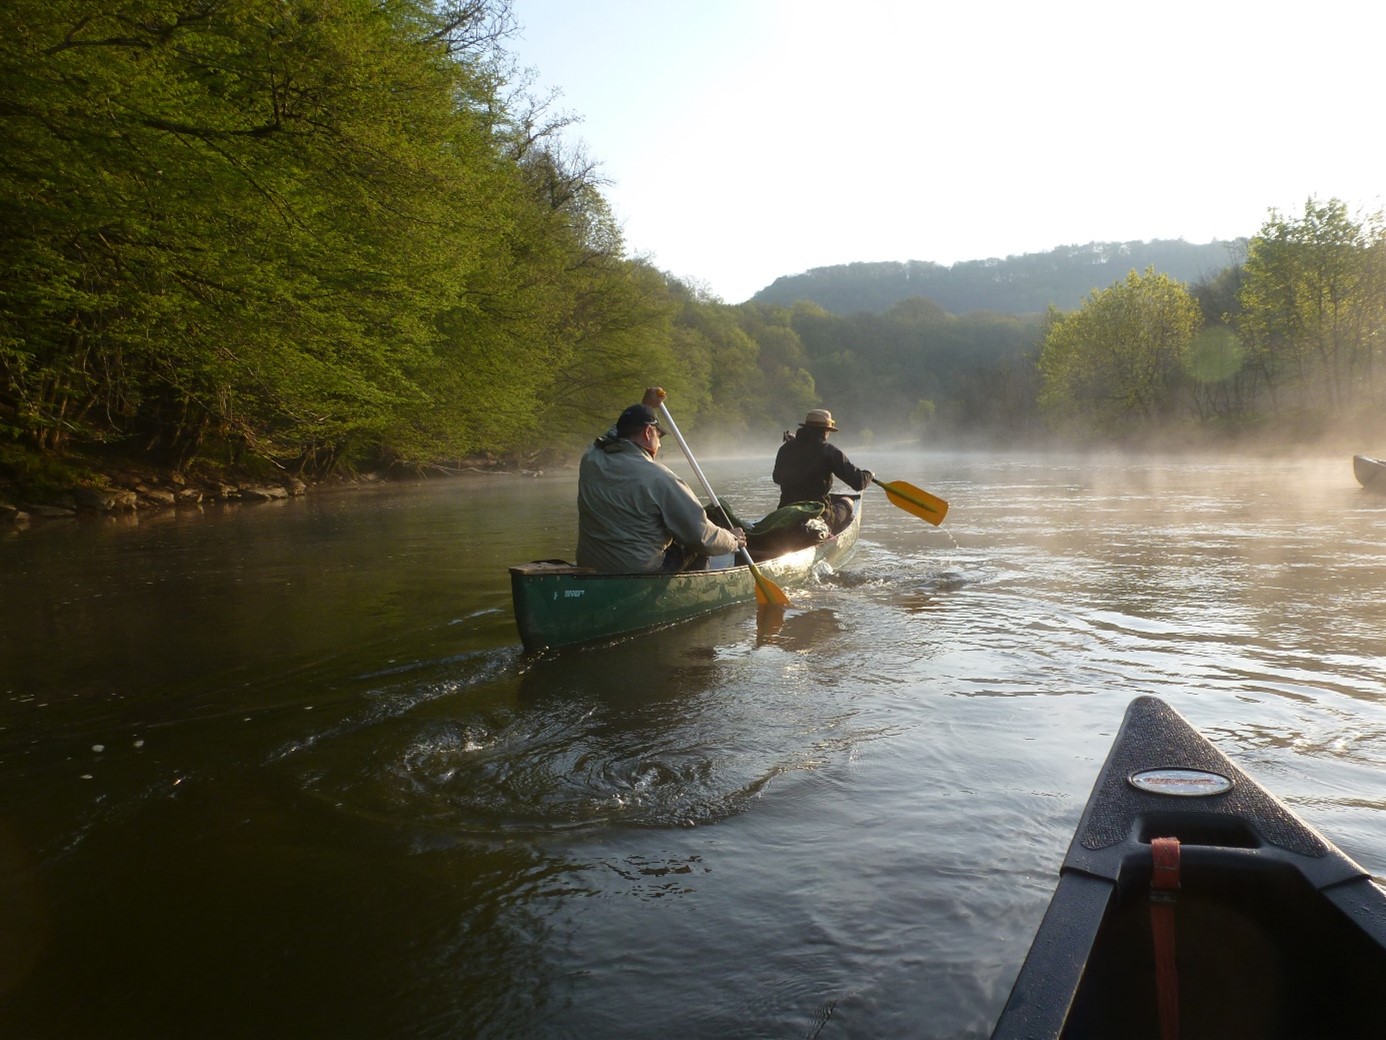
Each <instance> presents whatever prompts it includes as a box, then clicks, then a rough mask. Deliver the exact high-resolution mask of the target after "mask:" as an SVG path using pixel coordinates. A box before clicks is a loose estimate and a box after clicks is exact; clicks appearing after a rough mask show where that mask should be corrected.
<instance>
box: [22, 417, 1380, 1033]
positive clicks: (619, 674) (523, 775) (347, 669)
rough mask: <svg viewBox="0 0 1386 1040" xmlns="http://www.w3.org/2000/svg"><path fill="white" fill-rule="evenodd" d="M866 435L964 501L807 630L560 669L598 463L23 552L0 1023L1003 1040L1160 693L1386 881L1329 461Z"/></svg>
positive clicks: (1372, 595)
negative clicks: (532, 568) (1141, 720)
mask: <svg viewBox="0 0 1386 1040" xmlns="http://www.w3.org/2000/svg"><path fill="white" fill-rule="evenodd" d="M844 447H845V448H846V449H847V450H848V451H849V454H851V456H852V458H853V460H854V461H855V462H856V463H857V464H858V465H862V466H866V467H869V468H871V469H873V470H874V471H875V472H876V473H877V475H878V476H880V477H881V479H883V480H906V481H909V482H911V483H914V484H917V485H919V486H920V487H923V488H926V489H928V490H929V491H931V492H933V493H934V494H937V495H940V496H942V497H944V498H946V499H947V500H949V502H950V504H951V510H950V513H949V516H948V519H947V521H946V523H945V524H944V525H943V527H941V528H934V527H931V526H930V525H928V524H925V523H923V522H921V521H920V520H918V519H917V518H915V517H913V516H911V515H909V514H907V513H904V512H902V511H900V510H898V509H895V508H893V507H892V506H890V505H889V504H888V502H887V500H886V498H885V496H884V494H883V493H881V492H880V491H879V490H878V489H873V490H872V491H868V492H867V497H866V502H867V512H866V518H865V524H864V527H863V536H862V541H861V547H860V549H859V551H858V553H857V555H856V557H855V558H854V559H853V560H852V561H851V562H850V563H849V564H848V565H847V566H845V567H844V568H843V569H842V570H841V571H840V572H838V573H836V574H833V575H829V576H827V577H825V578H824V579H823V580H822V581H820V582H818V583H817V584H815V585H813V586H811V587H809V588H806V589H802V590H801V589H791V590H789V591H790V594H791V598H792V599H793V601H794V607H793V608H792V609H791V610H790V611H788V612H787V614H786V616H785V618H784V620H783V623H782V625H780V626H779V627H777V628H773V629H758V627H757V620H756V617H755V612H754V610H753V609H752V608H749V607H748V608H745V609H739V608H738V609H733V610H728V611H724V612H722V613H720V614H716V615H712V616H709V617H706V618H702V619H698V620H695V621H692V622H688V623H685V624H683V625H678V626H674V627H671V628H667V629H663V630H660V631H655V632H649V633H644V634H641V635H638V636H633V637H630V638H627V639H623V640H620V641H618V642H615V643H612V644H606V645H602V646H594V647H582V648H575V649H572V650H567V651H562V652H553V653H548V654H543V655H526V654H524V653H523V652H522V651H521V650H520V647H519V640H518V635H517V634H516V632H515V628H514V623H513V618H512V616H511V612H510V602H509V579H508V575H507V573H506V567H508V566H510V565H512V564H516V563H522V562H526V561H528V560H533V559H545V558H555V557H567V558H571V555H572V547H573V545H574V543H575V540H576V536H575V524H576V509H575V474H573V473H571V472H563V473H554V474H549V475H545V476H543V477H541V478H538V479H525V478H518V477H517V478H501V477H497V478H483V479H477V480H465V481H457V482H449V483H443V484H433V485H428V486H421V487H413V488H401V489H387V490H385V491H382V492H379V493H372V494H364V495H352V496H331V495H321V496H309V497H308V498H305V499H302V500H294V501H291V502H287V503H280V504H266V505H263V506H254V507H239V508H229V509H226V510H222V511H208V512H206V513H203V514H197V515H194V514H179V515H177V516H174V515H172V514H169V515H167V516H162V517H156V518H144V517H142V518H140V519H139V521H138V522H126V523H91V524H86V523H84V524H79V525H65V526H62V527H43V528H35V529H33V530H31V531H29V532H26V533H24V534H23V535H21V536H18V537H12V538H9V539H7V540H5V541H3V542H0V575H3V580H4V584H5V590H6V595H5V596H4V597H3V601H4V605H3V606H0V612H3V616H0V655H3V661H4V674H3V677H0V693H3V701H0V704H3V707H2V708H0V790H4V791H6V792H7V793H8V794H9V797H8V798H7V799H6V800H5V802H4V803H3V807H0V862H2V863H3V864H4V867H5V871H6V876H7V877H10V878H12V879H13V882H12V883H11V884H10V885H9V886H8V888H7V894H6V895H5V896H4V903H3V909H4V912H5V915H6V919H7V920H9V921H11V922H12V927H9V928H7V929H6V934H5V938H4V940H3V946H0V952H3V954H4V955H3V956H2V957H0V1032H4V1033H5V1034H6V1035H15V1036H20V1035H22V1036H52V1037H59V1036H61V1037H74V1036H78V1037H80V1036H92V1037H96V1036H100V1037H114V1036H142V1037H145V1036H152V1035H198V1036H247V1035H256V1036H284V1037H290V1036H294V1037H301V1036H308V1035H313V1036H326V1035H333V1036H381V1035H394V1036H402V1035H408V1036H430V1035H439V1036H494V1037H501V1036H506V1037H509V1036H552V1037H567V1036H606V1037H620V1036H629V1037H645V1036H651V1035H670V1034H678V1035H684V1036H708V1037H713V1036H716V1037H725V1036H785V1037H809V1036H814V1037H880V1036H889V1035H912V1036H933V1037H969V1036H972V1037H981V1036H986V1035H987V1033H988V1032H989V1031H990V1028H991V1024H992V1021H993V1019H994V1018H995V1015H996V1014H997V1013H998V1012H999V1010H1000V1007H1001V1005H1002V1003H1004V1000H1005V997H1006V994H1007V992H1008V991H1009V987H1010V984H1011V982H1012V980H1013V979H1014V976H1015V973H1016V971H1017V970H1018V969H1019V966H1020V962H1021V960H1022V959H1023V957H1024V954H1025V951H1026V948H1027V946H1028V943H1029V941H1030V938H1031V936H1032V935H1033V932H1034V929H1035V927H1036V926H1037V925H1038V923H1039V918H1040V916H1041V915H1042V913H1043V911H1044V908H1045V906H1046V904H1047V901H1048V898H1049V894H1050V892H1051V890H1052V887H1053V884H1054V881H1055V879H1056V874H1057V869H1058V865H1059V862H1060V860H1061V858H1062V856H1063V852H1064V850H1065V848H1066V847H1067V844H1068V840H1069V838H1070V836H1071V833H1072V829H1073V827H1074V825H1075V824H1076V822H1077V819H1078V816H1079V814H1080V812H1081V810H1082V806H1083V803H1084V801H1085V800H1086V797H1087V794H1088V791H1089V789H1090V787H1091V785H1092V783H1093V781H1094V779H1095V778H1096V774H1097V770H1098V768H1099V766H1100V764H1101V762H1102V760H1103V759H1104V758H1105V756H1106V753H1107V750H1108V748H1109V745H1110V740H1111V738H1112V736H1113V734H1114V733H1115V731H1116V728H1117V726H1118V724H1119V722H1120V720H1121V716H1122V713H1123V711H1124V710H1125V706H1126V704H1127V703H1128V702H1129V701H1130V700H1131V699H1132V698H1133V697H1136V696H1138V695H1141V694H1154V695H1156V696H1159V697H1162V698H1164V699H1165V700H1167V701H1168V702H1169V703H1170V704H1172V705H1173V706H1174V707H1175V708H1176V709H1177V710H1179V711H1180V712H1181V713H1183V714H1184V715H1185V716H1186V717H1187V718H1188V719H1189V720H1190V721H1191V722H1192V723H1193V724H1194V725H1195V726H1196V727H1197V728H1199V729H1200V730H1201V731H1202V732H1204V733H1205V734H1206V735H1207V736H1209V737H1210V739H1212V740H1213V741H1214V743H1216V744H1217V745H1218V747H1219V748H1220V749H1221V750H1222V751H1223V752H1224V753H1226V754H1227V755H1229V757H1231V758H1232V759H1233V760H1234V761H1235V762H1236V763H1237V764H1238V765H1239V766H1240V767H1241V768H1243V769H1244V770H1246V771H1247V772H1248V773H1250V774H1251V775H1252V776H1253V777H1255V778H1256V779H1257V780H1259V781H1260V782H1261V783H1263V784H1264V785H1265V786H1266V787H1267V788H1268V789H1270V790H1271V791H1272V792H1273V793H1274V794H1276V795H1277V796H1278V797H1280V798H1281V799H1282V800H1284V801H1286V802H1287V803H1288V804H1289V805H1290V806H1291V807H1292V808H1293V809H1294V810H1295V811H1296V812H1298V813H1300V814H1301V815H1302V816H1304V817H1305V819H1307V820H1308V821H1309V822H1310V823H1311V824H1312V825H1313V826H1315V827H1316V828H1318V829H1319V830H1321V831H1322V832H1323V833H1324V834H1325V835H1326V836H1328V837H1329V838H1330V840H1332V841H1334V842H1335V843H1337V844H1338V845H1339V846H1340V847H1342V848H1343V849H1344V851H1345V852H1347V853H1348V855H1350V856H1352V857H1353V858H1355V859H1356V860H1358V862H1360V863H1361V864H1362V865H1363V866H1364V867H1365V868H1366V869H1367V870H1368V871H1370V872H1371V873H1373V874H1374V875H1376V876H1377V877H1378V878H1382V877H1386V782H1383V780H1382V777H1383V776H1386V685H1383V682H1384V679H1383V677H1386V655H1384V654H1383V651H1382V649H1381V645H1382V644H1381V636H1382V633H1383V632H1386V595H1383V590H1386V550H1383V548H1382V545H1381V539H1380V532H1381V530H1382V524H1383V523H1384V522H1386V496H1374V495H1370V494H1367V493H1365V492H1363V491H1362V489H1361V488H1360V487H1358V486H1357V485H1356V482H1355V481H1354V480H1353V477H1352V471H1351V464H1350V458H1349V457H1348V456H1346V455H1344V456H1341V457H1315V456H1306V457H1301V458H1295V459H1287V460H1280V461H1271V460H1265V459H1260V460H1250V459H1241V458H1236V457H1226V456H1224V457H1206V458H1205V457H1200V458H1183V459H1175V458H1169V459H1155V460H1152V459H1140V458H1119V457H1115V456H1113V457H1106V458H1101V459H1093V458H1084V457H1080V456H1062V457H1055V456H1042V455H1029V456H1027V455H1019V454H995V453H990V454H988V453H963V452H958V453H944V452H934V453H927V454H921V453H908V452H886V451H883V450H873V449H872V448H870V447H858V446H856V445H853V444H851V443H850V442H844ZM669 461H670V465H672V466H673V467H674V468H675V469H677V470H679V471H680V472H683V468H682V467H681V463H680V460H678V459H677V458H675V459H671V460H669ZM701 461H702V462H703V467H704V469H705V470H706V472H707V475H708V477H709V478H710V480H711V481H712V482H713V484H714V487H715V488H716V490H717V491H718V493H719V495H720V496H722V497H724V498H725V499H727V501H728V502H729V503H730V504H732V505H733V506H734V508H735V509H736V511H737V512H738V513H741V514H742V515H746V516H756V515H759V514H760V513H763V512H766V511H768V510H769V509H770V508H771V507H773V506H774V504H775V500H776V494H775V489H774V487H773V485H771V484H770V482H769V477H768V474H769V468H770V458H769V456H768V455H763V456H761V457H757V458H742V459H717V458H710V457H709V458H703V459H702V460H701ZM73 994H81V999H74V997H73Z"/></svg>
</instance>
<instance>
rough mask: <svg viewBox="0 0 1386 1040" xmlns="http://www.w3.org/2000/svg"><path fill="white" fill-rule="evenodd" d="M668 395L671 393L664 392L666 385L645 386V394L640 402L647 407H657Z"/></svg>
mask: <svg viewBox="0 0 1386 1040" xmlns="http://www.w3.org/2000/svg"><path fill="white" fill-rule="evenodd" d="M668 396H669V395H668V394H666V393H665V392H664V387H662V386H647V387H646V388H645V396H644V398H642V399H641V401H640V403H641V404H643V405H644V406H645V407H646V408H650V409H657V408H658V407H659V405H660V402H661V401H663V400H664V399H665V398H666V397H668Z"/></svg>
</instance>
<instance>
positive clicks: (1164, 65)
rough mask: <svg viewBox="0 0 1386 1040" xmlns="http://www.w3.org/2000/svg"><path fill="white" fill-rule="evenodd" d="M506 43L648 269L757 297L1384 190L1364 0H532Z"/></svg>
mask: <svg viewBox="0 0 1386 1040" xmlns="http://www.w3.org/2000/svg"><path fill="white" fill-rule="evenodd" d="M513 10H514V13H515V16H516V19H517V20H518V21H519V23H520V26H521V29H520V35H519V37H518V38H517V39H515V40H512V41H511V43H510V45H509V49H510V51H511V52H512V53H513V54H514V55H515V56H516V58H517V60H518V62H519V64H520V65H521V66H522V67H526V68H529V69H532V70H534V72H535V73H536V74H537V77H538V80H537V85H536V88H535V89H536V91H539V92H543V91H546V90H548V89H550V88H556V89H558V90H559V91H561V96H560V97H559V98H558V100H557V103H556V108H557V110H558V111H560V112H566V113H569V114H571V115H574V116H577V117H579V118H580V119H581V122H580V123H578V124H577V126H576V127H574V128H573V130H572V136H573V137H574V139H575V140H580V141H581V142H582V143H583V145H584V147H585V149H586V152H587V155H588V157H589V158H590V159H592V160H595V161H596V162H598V163H599V164H600V174H601V175H602V176H603V177H605V178H606V179H607V180H608V181H609V183H608V184H607V185H606V187H605V188H604V190H603V194H604V195H605V196H606V198H607V199H608V201H609V202H610V203H611V205H612V208H613V210H614V212H615V214H616V217H617V219H618V220H619V221H620V223H621V225H622V227H623V229H624V232H625V238H626V245H627V249H628V251H629V252H630V253H631V254H633V255H640V256H646V257H648V258H649V259H650V260H651V262H653V263H654V265H655V266H656V267H658V268H660V269H661V270H664V271H668V272H669V273H671V274H673V275H675V276H677V277H679V278H682V279H685V280H689V281H693V282H695V283H699V284H701V285H703V286H704V287H706V288H707V289H709V290H710V291H711V292H712V293H714V294H715V295H717V296H720V297H721V298H722V299H723V300H725V301H726V302H728V303H740V302H742V301H743V300H746V299H748V298H749V297H750V296H751V295H753V294H754V293H755V292H756V291H757V290H759V289H762V288H764V287H765V286H767V285H769V284H770V283H771V282H773V281H774V280H775V279H776V278H777V277H779V276H780V275H792V274H798V273H800V272H803V271H806V270H808V269H809V268H812V267H822V266H828V265H833V264H845V263H852V262H854V261H881V260H895V261H905V260H932V261H935V262H937V263H941V264H951V263H955V262H957V261H960V260H977V259H984V258H987V257H992V256H996V257H1005V256H1009V255H1015V254H1021V253H1035V252H1045V251H1048V250H1050V249H1053V248H1054V247H1056V246H1060V245H1067V244H1075V243H1086V242H1091V241H1132V240H1149V239H1156V238H1162V239H1165V238H1183V239H1185V240H1187V241H1189V242H1195V243H1202V242H1211V241H1214V240H1225V239H1231V238H1236V237H1239V236H1243V235H1252V234H1255V233H1256V232H1257V231H1258V230H1259V229H1260V227H1261V225H1262V224H1263V223H1264V222H1265V219H1266V217H1267V215H1268V212H1269V210H1271V209H1272V208H1274V209H1278V210H1279V211H1281V212H1282V213H1284V214H1285V215H1287V216H1298V215H1300V214H1301V213H1302V212H1303V208H1304V203H1305V201H1306V200H1307V199H1308V198H1309V197H1310V196H1314V197H1315V198H1317V199H1318V200H1319V201H1321V202H1323V201H1327V200H1328V199H1331V198H1338V199H1341V200H1343V201H1344V202H1346V203H1347V204H1348V207H1349V210H1350V211H1351V212H1353V213H1354V214H1357V213H1358V211H1359V210H1371V211H1374V210H1376V209H1378V208H1380V207H1381V206H1382V205H1383V196H1386V126H1384V124H1383V121H1382V118H1381V104H1382V98H1383V92H1382V86H1381V80H1380V71H1379V70H1380V55H1379V46H1380V41H1381V40H1382V39H1383V38H1386V5H1378V4H1373V3H1359V2H1358V0H1351V2H1348V0H1314V2H1312V3H1308V2H1304V0H1294V2H1292V3H1287V2H1283V0H1259V2H1256V0H1249V2H1247V0H1166V2H1164V3H1161V4H1158V5H1157V4H1148V3H1146V4H1129V3H1127V4H1123V3H1114V2H1112V0H1095V2H1087V0H1051V2H1049V3H1035V2H1034V0H1023V2H1015V0H992V2H986V0H982V2H976V3H966V2H963V0H956V2H949V0H855V2H854V3H842V2H841V0H834V2H831V3H829V2H827V0H683V2H681V3H673V2H665V0H513Z"/></svg>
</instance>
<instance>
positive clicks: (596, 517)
mask: <svg viewBox="0 0 1386 1040" xmlns="http://www.w3.org/2000/svg"><path fill="white" fill-rule="evenodd" d="M673 541H677V542H678V543H679V544H681V545H686V546H694V547H699V548H701V550H702V551H703V552H704V553H706V554H707V555H709V556H717V555H720V554H722V553H730V552H735V551H736V536H735V535H733V534H732V533H731V532H730V531H728V530H726V529H725V528H721V527H718V526H717V525H716V524H714V523H712V522H711V521H710V520H708V518H707V514H706V513H704V512H703V506H702V503H701V502H699V501H698V498H697V496H696V495H694V494H693V491H692V489H691V488H689V486H688V485H687V484H685V483H684V482H683V480H681V479H680V478H679V476H678V474H676V473H675V472H674V471H673V470H671V469H669V468H668V467H667V466H665V465H663V464H662V463H659V462H656V461H655V460H654V459H653V458H651V457H650V455H649V454H648V453H647V452H646V451H645V449H644V448H642V447H640V446H639V445H638V444H635V443H634V442H632V441H628V440H623V439H616V440H614V441H613V440H608V439H607V438H605V437H604V438H602V439H601V440H599V441H597V442H596V443H595V444H593V445H592V446H591V447H590V448H588V449H587V451H586V453H585V454H584V455H583V456H582V462H581V464H580V465H579V466H578V546H577V562H578V566H579V567H594V568H596V569H597V570H599V571H602V572H603V573H607V574H632V573H641V572H645V571H657V570H659V569H660V568H661V566H662V565H663V563H664V551H665V550H666V549H667V548H668V547H669V544H670V543H671V542H673Z"/></svg>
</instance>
